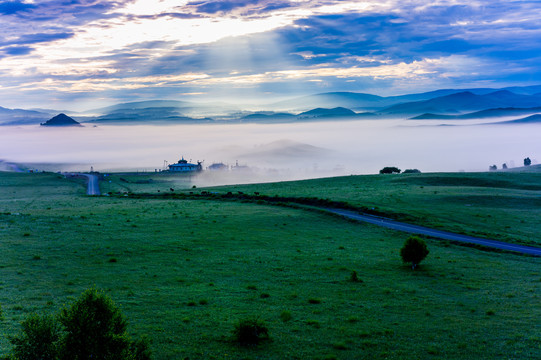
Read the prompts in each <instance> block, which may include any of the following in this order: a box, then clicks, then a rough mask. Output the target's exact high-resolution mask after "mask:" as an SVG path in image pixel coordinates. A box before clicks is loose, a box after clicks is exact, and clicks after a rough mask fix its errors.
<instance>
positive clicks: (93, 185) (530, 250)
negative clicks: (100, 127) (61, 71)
mask: <svg viewBox="0 0 541 360" xmlns="http://www.w3.org/2000/svg"><path fill="white" fill-rule="evenodd" d="M76 175H80V176H84V177H86V178H87V179H88V188H87V192H86V193H87V195H100V194H101V193H100V186H99V179H98V176H97V175H94V174H83V173H78V174H76ZM324 210H326V211H328V212H331V213H333V214H337V215H341V216H344V217H346V218H349V219H353V220H357V221H362V222H367V223H370V224H374V225H378V226H383V227H386V228H389V229H393V230H398V231H404V232H408V233H413V234H421V235H427V236H432V237H436V238H440V239H445V240H452V241H460V242H465V243H470V244H477V245H482V246H487V247H491V248H496V249H501V250H507V251H515V252H519V253H523V254H529V255H534V256H541V248H537V247H533V246H526V245H518V244H511V243H506V242H503V241H497V240H491V239H482V238H477V237H473V236H467V235H461V234H455V233H451V232H447V231H441V230H436V229H431V228H427V227H424V226H418V225H411V224H407V223H403V222H399V221H394V220H391V219H387V218H383V217H378V216H372V215H362V214H358V213H356V212H354V211H349V210H341V209H330V208H325V209H324Z"/></svg>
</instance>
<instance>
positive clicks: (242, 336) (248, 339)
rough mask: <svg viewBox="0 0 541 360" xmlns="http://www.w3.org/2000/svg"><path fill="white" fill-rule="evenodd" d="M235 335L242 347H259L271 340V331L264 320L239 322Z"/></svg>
mask: <svg viewBox="0 0 541 360" xmlns="http://www.w3.org/2000/svg"><path fill="white" fill-rule="evenodd" d="M233 334H234V337H235V341H236V342H237V343H239V344H240V345H257V344H259V343H260V342H261V341H262V340H265V339H268V338H269V329H268V328H267V326H265V323H264V322H263V321H262V320H259V319H257V318H250V319H244V320H240V321H239V322H237V323H236V324H235V329H234V330H233Z"/></svg>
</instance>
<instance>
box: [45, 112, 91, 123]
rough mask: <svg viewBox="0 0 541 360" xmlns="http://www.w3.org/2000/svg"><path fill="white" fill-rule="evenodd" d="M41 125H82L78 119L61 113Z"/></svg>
mask: <svg viewBox="0 0 541 360" xmlns="http://www.w3.org/2000/svg"><path fill="white" fill-rule="evenodd" d="M41 126H82V125H81V124H79V123H78V122H77V121H75V120H73V119H72V118H71V117H69V116H68V115H66V114H64V113H61V114H58V115H56V116H54V117H52V118H51V119H49V120H47V121H46V122H44V123H42V124H41Z"/></svg>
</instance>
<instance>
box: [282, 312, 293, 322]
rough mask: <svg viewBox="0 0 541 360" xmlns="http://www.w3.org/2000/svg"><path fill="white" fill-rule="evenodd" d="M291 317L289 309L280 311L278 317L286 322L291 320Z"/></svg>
mask: <svg viewBox="0 0 541 360" xmlns="http://www.w3.org/2000/svg"><path fill="white" fill-rule="evenodd" d="M291 318H292V315H291V311H287V310H284V311H282V312H281V313H280V319H282V321H283V322H287V321H289V320H291Z"/></svg>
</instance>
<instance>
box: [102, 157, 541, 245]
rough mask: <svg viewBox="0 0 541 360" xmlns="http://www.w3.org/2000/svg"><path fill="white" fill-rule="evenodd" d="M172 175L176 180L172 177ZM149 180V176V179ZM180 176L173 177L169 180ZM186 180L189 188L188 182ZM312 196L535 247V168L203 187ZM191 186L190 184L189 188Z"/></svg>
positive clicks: (128, 186)
mask: <svg viewBox="0 0 541 360" xmlns="http://www.w3.org/2000/svg"><path fill="white" fill-rule="evenodd" d="M121 177H122V176H112V177H111V178H110V179H109V180H110V181H111V183H106V184H105V186H103V187H102V188H103V191H104V192H108V191H112V192H116V191H133V192H136V193H137V192H139V193H140V192H147V193H154V194H157V193H158V191H160V192H162V193H163V192H168V191H169V188H170V187H171V188H174V189H175V192H177V193H178V192H179V191H178V190H179V189H182V188H189V187H190V186H189V185H190V184H197V180H198V179H197V177H194V178H182V177H181V178H179V177H178V176H177V177H176V179H175V177H171V176H170V175H165V174H163V175H162V174H148V175H139V176H132V177H127V176H124V177H122V179H124V180H127V181H128V182H126V181H120V180H119V178H121ZM179 179H181V180H180V181H179ZM149 180H150V181H149ZM175 180H176V181H179V182H178V183H176V182H175ZM187 185H188V186H187ZM207 190H209V191H216V192H219V193H224V192H228V191H232V192H236V191H241V192H244V193H246V194H253V193H254V192H258V193H260V194H262V195H263V194H264V195H270V196H273V195H279V196H294V197H317V198H322V199H331V200H336V201H343V202H347V203H349V204H351V205H353V206H356V207H364V208H369V209H376V210H377V211H379V212H380V213H383V214H386V215H388V216H390V217H393V218H396V219H398V220H403V221H406V222H410V223H415V224H418V225H425V226H429V227H433V228H437V229H442V230H448V231H453V232H457V233H465V234H468V235H473V236H479V237H485V238H492V239H495V240H502V241H508V242H514V243H519V244H525V245H534V246H541V232H539V219H541V167H539V166H531V169H529V168H525V170H524V172H514V171H508V172H487V173H428V174H400V175H387V176H380V175H367V176H344V177H334V178H323V179H313V180H304V181H288V182H277V183H266V184H249V185H236V186H226V187H212V188H209V189H207ZM189 191H192V192H193V191H194V189H189Z"/></svg>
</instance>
